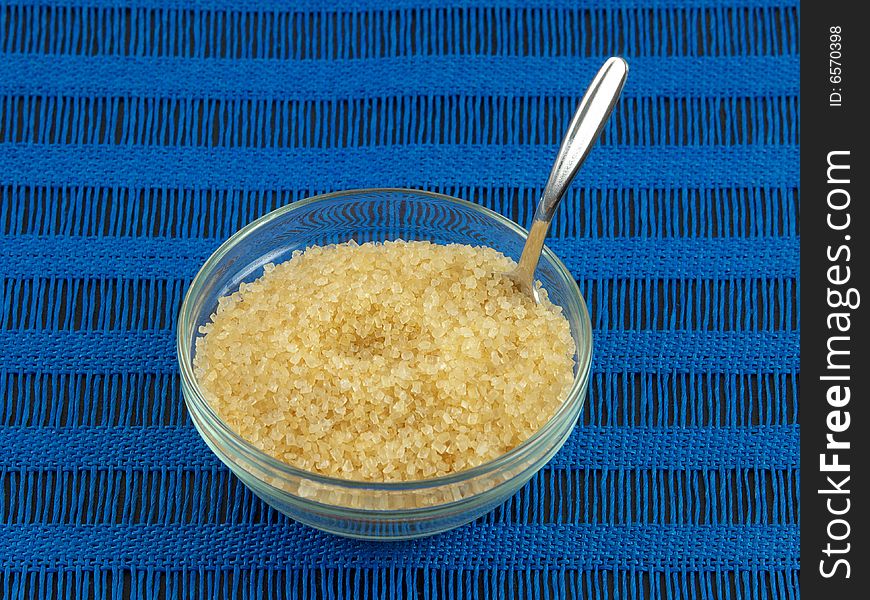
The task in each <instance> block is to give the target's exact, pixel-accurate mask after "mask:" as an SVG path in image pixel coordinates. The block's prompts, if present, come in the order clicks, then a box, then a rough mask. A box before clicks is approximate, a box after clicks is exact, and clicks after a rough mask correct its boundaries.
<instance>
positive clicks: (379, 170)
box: [0, 0, 800, 600]
mask: <svg viewBox="0 0 870 600" xmlns="http://www.w3.org/2000/svg"><path fill="white" fill-rule="evenodd" d="M251 4H252V6H248V5H247V4H246V3H241V2H237V1H230V0H199V1H197V2H195V3H191V6H187V5H186V3H183V2H180V1H176V0H130V1H128V2H114V1H110V0H42V1H34V2H27V1H12V2H3V3H2V4H0V229H2V231H0V275H2V284H0V285H2V287H0V309H2V312H0V360H2V365H0V476H2V488H0V489H2V493H0V597H3V598H19V597H48V596H69V597H81V598H104V597H112V598H127V597H132V598H140V597H167V598H189V597H204V598H212V597H225V598H262V597H284V596H288V597H304V598H311V599H313V598H316V597H336V598H345V597H346V598H353V597H368V596H372V597H389V598H391V599H392V600H399V599H401V598H406V597H415V596H416V597H423V598H428V597H436V596H439V597H443V596H446V597H452V598H520V597H536V596H540V597H544V596H569V597H574V598H632V599H636V598H711V599H712V598H717V599H724V598H734V599H737V598H795V597H797V596H798V590H797V571H798V539H799V538H798V526H797V522H798V516H799V503H798V492H797V488H798V482H799V476H798V466H799V458H798V437H799V430H798V426H797V415H796V413H797V378H798V357H799V354H798V331H799V305H798V301H797V293H798V181H799V180H798V160H797V154H798V142H799V140H798V122H799V119H798V117H799V108H800V107H799V100H798V87H799V83H798V38H799V28H798V21H799V12H798V7H797V2H796V1H789V2H775V1H768V0H743V1H738V2H721V1H719V0H660V1H653V0H649V1H644V0H624V1H623V2H618V3H617V2H608V1H606V0H595V1H592V2H585V3H582V7H579V6H578V4H580V3H577V2H573V1H570V0H540V1H533V2H531V3H525V2H519V1H518V0H490V1H488V2H484V3H483V5H482V6H481V5H480V4H479V3H477V2H470V1H466V0H450V1H449V2H448V1H444V0H397V1H395V2H392V3H391V4H390V6H387V5H385V4H384V3H382V2H376V1H375V0H353V1H352V0H306V1H305V2H302V3H300V4H298V5H296V6H295V7H293V8H290V7H288V5H287V4H285V3H284V2H280V1H278V0H261V1H260V2H257V3H256V5H255V6H253V4H254V3H251ZM611 54H621V55H624V56H627V57H628V58H629V60H630V63H631V69H632V70H631V74H630V77H629V83H628V85H627V87H626V89H625V94H624V97H623V99H622V101H621V102H620V104H619V106H618V108H617V110H616V112H615V116H614V118H613V119H612V120H611V121H610V123H609V124H608V125H607V127H606V130H605V132H604V135H603V138H602V141H601V144H600V146H599V147H597V148H596V149H595V150H594V151H593V154H592V156H591V157H590V159H589V162H588V164H587V165H586V167H585V168H584V170H583V171H582V172H581V174H580V176H579V177H578V181H577V183H576V184H575V186H574V187H573V189H572V190H571V191H570V193H569V194H568V196H567V198H566V200H565V202H564V204H563V206H562V207H561V210H560V212H559V215H558V217H557V220H556V223H555V226H554V228H553V232H552V233H553V235H554V237H555V239H553V240H552V244H551V245H552V247H553V248H554V249H555V250H556V251H557V252H558V253H559V254H560V256H562V257H563V258H564V259H565V261H566V263H567V264H568V266H569V267H570V269H571V270H572V272H573V273H575V274H576V276H577V278H578V281H579V283H580V285H581V289H582V290H583V292H584V294H585V296H586V298H587V299H588V302H589V304H590V307H591V311H592V319H593V327H594V328H595V331H596V336H597V337H596V340H597V341H596V344H597V346H596V362H595V372H594V375H593V377H592V380H591V384H590V390H589V399H588V402H587V405H586V408H585V409H584V412H583V415H582V418H581V421H582V422H581V424H580V425H579V426H578V428H577V430H576V431H575V433H574V435H573V437H572V438H571V440H570V441H569V442H568V444H567V446H566V447H565V449H564V450H563V451H562V452H561V453H560V454H559V455H558V456H557V457H556V458H555V459H554V460H553V462H552V463H551V464H550V465H548V466H547V467H546V468H545V469H544V470H543V471H542V472H540V473H539V474H538V475H537V476H536V477H535V478H534V479H533V480H532V481H531V482H530V483H529V485H527V486H526V487H525V488H524V489H523V490H522V491H521V492H520V493H519V494H517V495H516V496H515V497H513V498H512V499H511V500H510V501H509V502H508V503H507V504H505V505H504V506H503V507H500V508H499V509H497V510H495V511H494V512H493V513H491V514H489V515H487V516H486V517H484V518H482V519H480V520H479V521H478V522H476V523H474V524H472V525H469V526H466V527H462V528H460V529H457V530H454V531H451V532H449V533H446V534H443V535H440V536H437V537H433V538H430V539H425V540H420V541H415V542H405V543H388V544H371V543H363V542H359V541H349V540H344V539H340V538H336V537H333V536H330V535H327V534H322V533H319V532H316V531H314V530H311V529H308V528H306V527H303V526H301V525H298V524H296V523H293V522H291V521H290V520H288V519H287V518H285V517H283V516H281V515H280V514H277V513H276V512H275V511H273V510H271V509H269V508H268V507H266V506H265V505H264V504H263V503H262V502H260V501H259V500H257V499H256V498H255V497H253V496H252V495H251V493H249V492H248V491H247V490H246V489H245V488H244V487H243V486H242V485H241V484H240V483H239V482H238V481H237V480H236V479H234V478H233V477H232V476H230V475H229V473H228V472H227V470H226V469H225V468H223V467H222V466H221V464H220V463H219V462H218V461H217V460H216V459H215V458H214V457H213V456H212V455H211V454H210V453H209V451H208V450H207V449H206V447H205V445H204V444H203V443H202V442H201V441H200V439H199V438H198V436H197V434H196V433H195V431H194V429H193V427H192V426H191V424H190V420H189V418H188V416H187V414H186V412H185V410H184V408H183V403H182V400H181V397H180V390H179V383H178V375H177V372H176V367H175V363H174V351H173V327H174V324H175V319H176V315H177V313H178V310H179V307H180V304H181V299H182V294H183V292H184V290H185V288H186V285H187V284H188V282H189V281H190V278H191V277H192V275H193V274H194V273H195V271H196V269H197V268H198V266H199V264H200V263H201V262H202V260H203V259H204V258H205V257H206V256H207V255H208V254H209V252H210V251H211V250H213V249H214V248H215V247H216V246H217V245H218V244H219V243H220V242H221V241H222V240H223V239H225V238H226V237H227V236H229V235H230V234H231V233H232V232H233V231H234V230H236V229H237V228H238V227H240V226H241V225H243V224H245V223H247V222H248V221H250V220H252V219H254V218H255V217H257V216H260V215H262V214H263V213H265V212H267V211H269V210H271V209H273V208H275V207H278V206H281V205H283V204H285V203H288V202H291V201H293V200H295V199H298V198H301V197H304V196H308V195H311V194H314V193H319V192H325V191H330V190H336V189H344V188H351V187H365V186H406V187H417V188H425V189H431V190H436V191H440V192H446V193H449V194H453V195H456V196H460V197H463V198H467V199H470V200H473V201H476V202H479V203H481V204H484V205H486V206H488V207H490V208H493V209H494V210H496V211H499V212H501V213H503V214H505V215H508V216H509V217H511V218H513V219H515V220H517V221H518V222H520V223H521V224H528V222H529V219H530V216H531V210H532V208H533V206H534V203H535V201H536V199H537V197H538V194H539V192H540V186H541V185H542V183H543V182H544V179H545V176H546V173H547V170H548V163H549V161H550V160H551V158H552V157H553V155H554V153H555V147H556V145H557V144H558V141H559V138H560V136H561V134H562V131H563V129H564V127H565V125H566V123H567V122H568V120H569V117H570V115H571V113H572V111H573V108H574V106H575V104H576V102H577V100H578V99H579V96H580V95H581V94H582V92H583V90H584V88H585V86H586V84H587V83H588V81H589V80H590V78H591V76H592V75H593V73H594V71H595V69H596V67H597V66H598V65H599V64H600V62H601V61H602V59H603V58H604V57H606V56H609V55H611Z"/></svg>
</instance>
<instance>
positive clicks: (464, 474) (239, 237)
mask: <svg viewBox="0 0 870 600" xmlns="http://www.w3.org/2000/svg"><path fill="white" fill-rule="evenodd" d="M385 192H387V193H402V194H410V195H416V196H424V197H430V198H434V199H437V200H440V201H444V202H447V203H452V204H458V205H459V206H461V207H463V208H466V209H470V210H472V211H474V212H477V213H480V214H482V215H483V216H485V217H487V218H489V219H492V220H494V221H496V222H497V223H499V224H500V225H503V226H505V227H507V228H508V229H510V230H511V231H512V232H513V233H515V234H517V235H519V236H520V237H521V238H522V239H525V238H526V237H528V231H527V230H526V229H524V228H523V227H521V226H520V225H518V224H517V223H515V222H514V221H512V220H511V219H508V218H507V217H505V216H503V215H501V214H499V213H497V212H495V211H493V210H491V209H489V208H486V207H485V206H481V205H479V204H476V203H474V202H469V201H468V200H463V199H461V198H456V197H453V196H448V195H446V194H440V193H437V192H429V191H426V190H416V189H411V188H399V187H384V188H357V189H349V190H341V191H337V192H329V193H326V194H317V195H314V196H309V197H307V198H303V199H301V200H297V201H295V202H291V203H289V204H286V205H284V206H281V207H279V208H276V209H275V210H273V211H270V212H268V213H266V214H265V215H263V216H261V217H259V218H257V219H255V220H254V221H251V222H250V223H248V224H247V225H245V226H244V227H242V228H241V229H239V230H238V231H236V232H235V233H234V234H233V235H231V236H230V237H229V238H227V239H226V240H225V241H224V242H223V243H222V244H221V245H220V246H219V247H218V248H217V249H216V250H215V251H214V252H212V254H211V255H210V256H209V257H208V259H206V261H205V262H204V263H203V265H202V267H200V269H199V271H198V272H197V274H196V275H195V276H194V278H193V279H192V280H191V283H190V287H189V288H188V290H187V292H186V293H185V295H184V300H183V301H182V304H181V310H180V311H179V320H178V323H177V326H176V358H177V360H178V364H179V367H180V372H181V383H182V392H183V396H184V399H185V402H188V403H194V404H195V405H196V407H197V408H198V409H201V410H203V411H204V412H205V417H206V418H207V420H208V421H209V424H210V425H212V426H216V427H217V429H218V432H219V433H220V435H221V436H223V437H224V438H226V439H229V440H230V441H232V442H233V443H234V444H236V445H238V446H240V447H241V448H242V449H244V450H245V451H246V452H247V453H249V454H250V455H252V456H254V457H256V459H257V460H259V461H262V462H263V463H264V464H265V465H266V466H267V467H268V468H270V469H272V470H274V471H277V472H278V473H280V474H281V475H289V476H294V477H299V478H304V479H307V480H309V481H313V482H315V483H318V484H321V485H329V486H336V487H341V488H351V489H367V490H385V491H394V492H398V491H412V490H421V489H429V488H433V487H439V486H443V485H449V484H453V483H459V482H464V481H468V480H471V479H474V478H475V477H478V476H481V475H486V474H488V473H492V472H496V471H498V470H499V468H500V467H502V466H503V465H505V464H509V463H510V462H511V461H512V459H514V458H516V457H517V456H519V455H521V454H523V453H524V452H526V451H528V450H529V449H531V448H533V447H534V446H536V444H538V443H539V442H540V441H541V440H546V439H547V437H548V436H547V434H549V433H550V432H551V431H552V430H553V429H554V428H555V427H556V426H557V425H558V424H559V423H561V422H562V421H563V420H564V418H565V417H566V415H569V414H570V413H571V408H572V407H573V406H574V405H575V404H576V403H577V402H583V397H582V392H583V390H584V389H585V387H586V383H587V380H588V378H589V371H590V366H591V363H592V327H591V321H590V317H589V311H588V309H587V307H586V301H585V299H584V298H583V295H582V294H581V293H580V288H579V287H578V286H577V282H576V280H575V279H574V277H573V276H572V275H571V273H570V271H568V268H567V267H566V266H565V265H564V263H562V261H561V260H560V259H559V257H557V256H556V255H555V254H554V253H553V251H552V250H550V249H549V248H548V247H547V246H546V245H545V246H544V249H543V254H544V255H545V256H546V258H547V260H548V261H549V262H550V263H551V264H552V265H553V266H554V267H555V270H556V272H557V274H558V275H559V277H560V278H561V279H562V280H563V283H566V284H567V285H566V287H567V288H568V290H569V292H573V293H571V294H569V297H570V299H572V300H574V301H576V303H577V306H578V308H579V313H580V328H581V330H582V331H584V332H586V333H587V335H586V336H585V338H584V340H582V342H581V344H580V345H579V347H578V349H577V351H578V357H579V360H578V365H577V374H576V375H575V376H574V381H573V383H572V384H571V388H570V390H569V391H568V395H567V396H566V398H565V400H564V401H563V402H562V404H561V405H560V406H559V408H558V410H556V412H555V413H554V414H553V416H552V417H550V419H549V420H548V421H547V422H546V423H545V424H544V426H543V427H541V428H540V429H539V430H538V431H536V432H535V433H534V434H532V435H531V436H530V437H529V438H528V439H526V440H525V441H523V442H522V443H520V444H519V445H517V446H515V447H514V448H512V449H511V450H509V451H508V452H506V453H504V454H502V455H500V456H498V457H496V458H494V459H492V460H490V461H487V462H485V463H481V464H479V465H477V466H475V467H471V468H470V469H464V470H462V471H457V472H456V473H451V474H449V475H442V476H439V477H432V478H429V479H415V480H410V481H391V482H382V481H365V480H359V479H342V478H339V477H331V476H328V475H320V474H318V473H313V472H311V471H306V470H304V469H300V468H297V467H294V466H292V465H290V464H289V463H286V462H284V461H281V460H279V459H277V458H274V457H272V456H270V455H268V454H266V453H265V452H263V451H262V450H260V449H259V448H257V447H256V446H254V445H253V444H251V443H250V442H248V441H247V440H246V439H244V438H243V437H242V436H240V435H239V434H237V433H236V432H235V431H233V430H232V429H231V428H230V426H229V425H227V424H226V422H224V420H223V419H221V418H220V416H219V415H218V414H217V413H216V412H215V411H214V409H213V408H212V407H211V405H210V404H209V403H208V401H206V399H205V397H204V396H203V394H202V393H201V391H200V388H199V384H198V383H197V381H196V377H195V375H194V373H193V352H191V351H189V350H188V348H189V343H188V339H187V338H188V336H187V335H185V334H186V333H187V332H188V331H190V329H192V324H191V323H190V321H191V320H192V319H190V318H185V317H186V316H190V317H192V314H191V315H188V313H190V312H191V306H192V304H193V299H194V298H195V297H196V296H197V295H198V293H199V291H200V289H201V288H202V287H203V286H204V283H205V282H206V281H207V280H208V278H209V277H210V275H211V274H212V272H213V271H214V268H215V266H217V264H218V263H219V262H220V260H221V259H222V258H223V257H224V256H225V255H226V254H227V253H228V252H229V251H230V250H231V249H233V248H235V247H236V246H238V245H239V244H240V243H242V242H244V240H245V239H246V238H247V237H248V236H249V235H251V234H252V233H253V232H254V231H255V230H257V229H259V228H260V227H263V226H265V225H266V224H268V223H270V222H272V221H273V220H275V219H277V218H280V217H283V216H285V215H286V214H288V213H292V212H293V211H295V210H298V209H300V208H303V207H305V206H308V205H310V204H314V203H316V202H321V201H324V200H334V199H338V198H342V197H346V196H363V195H366V194H373V193H385ZM575 341H576V340H575ZM191 396H192V397H191ZM200 434H202V432H200ZM258 479H261V480H262V478H260V477H258ZM264 483H268V482H264ZM269 485H270V486H272V484H269ZM272 487H274V486H272Z"/></svg>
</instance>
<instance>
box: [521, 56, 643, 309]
mask: <svg viewBox="0 0 870 600" xmlns="http://www.w3.org/2000/svg"><path fill="white" fill-rule="evenodd" d="M627 75H628V63H626V62H625V61H624V60H623V59H621V58H619V57H615V56H614V57H611V58H608V59H607V61H606V62H605V63H604V65H603V66H602V67H601V69H599V71H598V73H597V74H596V75H595V79H593V80H592V84H591V85H590V86H589V89H588V90H586V94H585V95H584V96H583V99H582V100H581V101H580V105H579V106H578V107H577V110H576V111H575V112H574V116H573V117H572V118H571V125H570V126H569V127H568V131H567V132H566V133H565V137H564V138H563V139H562V145H561V146H560V147H559V154H558V155H557V156H556V161H555V163H553V169H552V170H551V171H550V178H549V179H548V180H547V186H546V187H545V188H544V193H543V194H541V199H540V201H539V202H538V207H537V209H536V210H535V218H534V220H533V221H532V227H531V228H530V229H529V237H528V238H527V239H526V245H525V246H523V253H522V255H521V256H520V262H519V263H518V264H517V267H516V268H515V269H514V270H513V271H511V272H509V273H506V275H507V276H508V277H509V278H510V279H512V280H513V281H514V283H515V284H516V285H517V287H518V288H519V289H520V290H522V291H523V292H524V293H526V294H528V295H529V296H531V297H532V298H534V299H535V302H540V301H541V299H540V296H539V294H538V290H537V288H535V268H536V267H537V266H538V260H539V259H540V258H541V250H542V249H543V248H544V238H545V237H547V230H548V229H549V228H550V221H552V220H553V215H554V214H556V208H558V206H559V202H561V201H562V196H564V195H565V190H567V189H568V186H569V185H571V181H572V180H573V179H574V176H575V175H576V174H577V171H578V170H579V169H580V166H581V165H582V164H583V161H585V160H586V156H588V154H589V150H590V149H591V148H592V145H593V144H594V143H595V141H596V140H597V139H598V136H599V135H600V134H601V130H602V129H603V128H604V123H605V122H606V121H607V119H608V117H610V113H611V112H612V111H613V107H614V105H615V104H616V101H617V99H619V94H620V93H621V92H622V86H623V85H624V84H625V78H626V76H627Z"/></svg>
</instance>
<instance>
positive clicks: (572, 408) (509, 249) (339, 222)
mask: <svg viewBox="0 0 870 600" xmlns="http://www.w3.org/2000/svg"><path fill="white" fill-rule="evenodd" d="M526 235H527V232H526V231H525V230H524V229H522V228H520V227H519V226H517V225H516V224H515V223H513V222H512V221H510V220H508V219H506V218H505V217H502V216H501V215H499V214H497V213H494V212H493V211H491V210H488V209H486V208H483V207H481V206H478V205H476V204H472V203H470V202H466V201H464V200H459V199H456V198H451V197H449V196H444V195H440V194H433V193H429V192H422V191H415V190H404V189H371V190H351V191H346V192H339V193H335V194H326V195H322V196H316V197H314V198H309V199H307V200H302V201H299V202H295V203H293V204H290V205H288V206H285V207H283V208H280V209H278V210H275V211H273V212H271V213H269V214H267V215H265V216H263V217H262V218H260V219H258V220H256V221H254V222H253V223H251V224H250V225H248V226H246V227H244V228H243V229H241V230H240V231H239V232H238V233H236V234H235V235H233V236H232V237H231V238H230V239H229V240H227V241H226V242H225V243H224V244H223V245H221V247H220V248H218V249H217V251H216V252H215V253H214V254H213V255H212V256H211V257H210V258H209V259H208V260H207V261H206V262H205V264H204V265H203V267H202V269H200V271H199V273H198V274H197V275H196V277H195V278H194V280H193V282H192V284H191V286H190V289H189V290H188V292H187V295H186V296H185V298H184V303H183V305H182V307H181V314H180V318H179V323H178V338H177V352H178V362H179V365H180V368H181V383H182V391H183V394H184V399H185V401H186V403H187V407H188V410H189V411H190V414H191V417H192V419H193V422H194V424H195V425H196V428H197V430H198V431H199V433H200V435H202V437H203V439H204V440H205V441H206V443H207V444H208V445H209V447H210V448H211V449H212V450H213V451H214V453H215V454H217V456H218V457H219V458H220V459H221V461H223V462H224V463H225V464H226V465H227V466H228V467H229V468H230V469H231V470H232V471H233V472H234V473H235V474H236V475H237V476H238V477H239V479H241V480H242V482H244V483H245V485H247V486H248V487H249V488H251V490H253V492H254V493H255V494H257V495H258V496H259V497H260V498H262V499H263V500H265V501H266V502H268V503H269V504H270V505H272V506H273V507H275V508H276V509H278V510H279V511H281V512H283V513H285V514H287V515H288V516H290V517H292V518H293V519H296V520H298V521H300V522H302V523H306V524H308V525H311V526H312V527H316V528H318V529H322V530H325V531H329V532H333V533H337V534H339V535H344V536H349V537H357V538H366V539H380V540H387V539H389V540H396V539H404V538H412V537H420V536H425V535H431V534H434V533H438V532H441V531H444V530H447V529H450V528H453V527H456V526H458V525H462V524H464V523H467V522H469V521H471V520H473V519H475V518H476V517H479V516H480V515H483V514H485V513H486V512H488V511H490V510H492V509H493V508H494V507H495V506H497V505H498V504H501V503H502V502H504V501H505V500H506V499H507V498H508V497H509V496H511V495H512V494H514V493H515V492H516V491H517V490H519V488H520V487H522V486H523V484H525V483H526V482H527V481H528V480H529V479H530V478H531V476H532V475H533V474H534V473H535V472H536V471H537V470H538V469H540V468H541V467H542V466H543V465H544V464H545V463H546V462H547V461H548V460H550V458H551V457H552V456H553V455H554V454H555V453H556V451H557V450H558V449H559V448H560V447H561V446H562V444H564V443H565V440H566V439H567V437H568V435H569V434H570V432H571V430H572V428H573V427H574V424H575V423H576V421H577V417H578V416H579V414H580V409H581V408H582V406H583V402H584V399H585V397H586V386H587V382H588V379H589V364H590V361H591V358H592V331H591V326H590V322H589V314H588V312H587V310H586V304H585V302H584V301H583V297H582V296H581V295H580V290H579V289H578V288H577V284H576V282H575V281H574V278H573V277H572V276H571V274H570V273H569V272H568V269H566V268H565V265H563V264H562V262H561V261H560V260H559V259H558V258H556V256H555V255H554V254H553V253H552V252H551V251H550V250H549V249H548V248H544V254H543V256H542V257H541V262H540V264H539V266H538V271H537V277H538V279H539V280H540V281H542V282H543V284H544V287H546V288H547V290H548V292H549V297H550V299H551V300H552V301H553V302H554V303H555V304H558V305H559V306H561V307H562V309H563V311H564V314H565V316H566V317H567V319H568V321H569V323H570V326H571V333H572V335H573V336H574V340H575V342H576V346H577V354H576V356H575V362H576V366H575V377H574V384H573V386H572V388H571V390H570V392H569V394H568V397H567V399H566V400H565V402H564V403H563V404H562V405H561V406H560V408H559V410H558V411H557V412H556V414H555V415H554V416H553V417H552V419H550V421H549V422H547V424H546V425H545V426H544V427H543V428H542V429H541V430H540V431H538V432H537V433H536V434H535V435H533V436H532V437H531V438H529V439H528V440H526V441H525V442H524V443H522V444H520V445H519V446H517V447H516V448H514V449H513V450H511V451H510V452H508V453H507V454H504V455H502V456H500V457H499V458H497V459H495V460H493V461H490V462H488V463H485V464H482V465H480V466H478V467H475V468H472V469H468V470H465V471H461V472H459V473H455V474H453V475H450V476H445V477H438V478H434V479H427V480H421V481H411V482H402V483H371V482H364V481H351V480H345V479H336V478H332V477H324V476H322V475H317V474H314V473H310V472H307V471H303V470H300V469H297V468H294V467H292V466H290V465H288V464H286V463H283V462H281V461H279V460H277V459H274V458H272V457H270V456H268V455H266V454H264V453H263V452H261V451H259V450H258V449H256V448H255V447H254V446H252V445H251V444H249V443H248V442H246V441H245V440H244V439H242V438H241V437H240V436H238V435H237V434H236V433H234V432H233V431H232V430H231V429H230V428H229V427H228V426H227V425H226V424H225V423H224V422H223V421H221V419H220V418H219V417H218V415H217V414H216V413H215V412H214V410H213V409H212V408H211V406H210V405H209V404H208V402H207V401H206V400H205V399H204V398H203V395H202V393H201V390H200V388H199V386H198V385H197V382H196V379H195V377H194V374H193V367H192V359H193V352H194V340H195V339H196V336H197V335H198V333H197V331H198V328H199V326H200V325H203V324H204V323H205V322H207V321H208V319H209V317H210V315H211V314H212V313H213V312H214V311H215V309H216V307H217V302H218V298H220V297H221V296H225V295H227V294H229V293H232V292H233V291H235V290H237V289H238V287H239V284H240V283H242V282H247V281H252V280H254V279H256V278H257V277H259V276H260V275H262V273H263V266H264V265H265V264H266V263H269V262H273V263H278V262H282V261H284V260H287V259H289V258H290V255H291V254H292V252H293V251H294V250H301V249H304V248H306V247H307V246H312V245H324V244H332V243H339V242H346V241H348V240H350V239H355V240H356V241H358V242H360V243H363V242H369V241H383V240H394V239H397V238H401V239H404V240H429V241H432V242H438V243H451V242H456V243H463V244H472V245H480V244H483V245H486V246H490V247H493V248H496V249H498V250H500V251H502V252H504V253H505V254H507V255H508V256H510V257H512V258H513V259H515V260H516V259H518V258H519V255H520V252H521V250H522V247H523V242H524V240H525V238H526ZM498 401H499V400H498V398H493V402H498Z"/></svg>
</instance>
